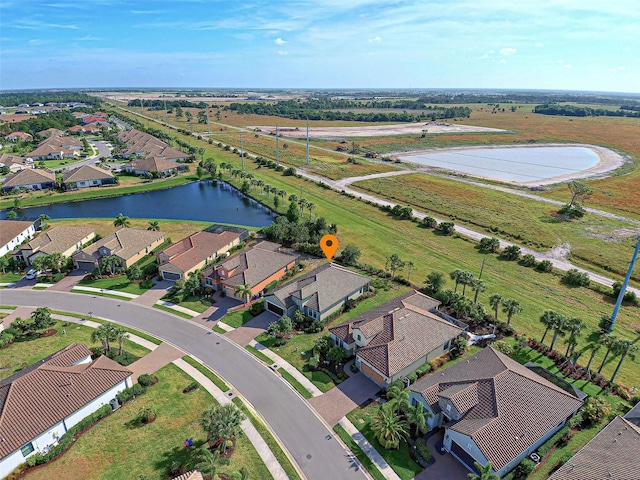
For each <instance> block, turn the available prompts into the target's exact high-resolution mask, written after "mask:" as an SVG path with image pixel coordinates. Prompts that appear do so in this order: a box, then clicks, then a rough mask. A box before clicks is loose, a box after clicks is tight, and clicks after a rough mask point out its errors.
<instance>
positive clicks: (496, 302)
mask: <svg viewBox="0 0 640 480" xmlns="http://www.w3.org/2000/svg"><path fill="white" fill-rule="evenodd" d="M503 300H504V298H502V295H498V294H497V293H496V294H494V295H491V296H490V297H489V305H491V308H493V311H494V316H495V318H496V322H497V321H498V310H499V309H500V305H502V301H503Z"/></svg>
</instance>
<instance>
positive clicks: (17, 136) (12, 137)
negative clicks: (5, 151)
mask: <svg viewBox="0 0 640 480" xmlns="http://www.w3.org/2000/svg"><path fill="white" fill-rule="evenodd" d="M4 139H5V140H8V141H9V142H17V141H25V140H32V139H33V136H32V135H31V134H30V133H25V132H12V133H10V134H8V135H5V136H4Z"/></svg>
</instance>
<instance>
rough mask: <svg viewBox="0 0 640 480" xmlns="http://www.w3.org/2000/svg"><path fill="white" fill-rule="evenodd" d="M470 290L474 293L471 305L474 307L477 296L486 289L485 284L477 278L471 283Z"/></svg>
mask: <svg viewBox="0 0 640 480" xmlns="http://www.w3.org/2000/svg"><path fill="white" fill-rule="evenodd" d="M471 288H472V289H473V291H474V292H476V293H475V295H474V296H473V303H474V305H475V304H476V303H478V295H480V292H484V291H485V290H486V289H487V284H486V283H484V282H483V281H482V280H480V279H479V278H474V279H473V280H472V281H471Z"/></svg>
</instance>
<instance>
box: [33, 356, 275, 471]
mask: <svg viewBox="0 0 640 480" xmlns="http://www.w3.org/2000/svg"><path fill="white" fill-rule="evenodd" d="M155 376H157V377H158V380H159V381H158V383H157V384H156V385H154V386H153V387H151V388H149V389H148V391H147V393H145V394H144V395H141V396H139V397H137V399H136V401H135V403H130V404H127V405H125V406H123V408H121V409H120V410H118V411H116V412H114V413H112V414H111V415H110V416H108V417H107V418H105V419H104V420H103V421H101V422H99V423H98V424H97V425H95V426H94V427H93V428H91V429H90V430H89V431H87V432H85V433H84V434H83V435H82V436H81V437H80V438H79V439H78V440H77V441H76V442H75V443H74V444H73V446H72V447H71V449H70V450H69V451H67V452H66V453H65V454H64V455H63V456H62V457H61V458H60V459H58V460H57V461H55V462H53V463H51V464H48V465H46V466H45V467H43V468H39V469H37V470H35V471H33V472H32V473H29V474H28V475H27V476H26V477H25V478H27V479H29V480H38V479H50V478H74V479H78V480H81V479H92V480H93V479H96V480H97V479H109V480H111V479H122V480H129V479H132V478H136V479H137V478H146V479H149V480H152V479H158V480H160V479H163V480H164V479H165V478H169V476H168V469H169V466H170V465H171V464H172V463H173V462H174V461H177V462H179V463H183V464H185V465H186V466H187V470H189V469H191V468H193V466H194V464H196V463H197V460H196V455H197V453H198V449H199V448H200V447H201V446H202V445H203V444H205V434H204V432H203V431H202V430H201V429H200V427H199V426H198V424H197V420H198V418H199V417H200V415H201V414H202V412H203V411H204V410H206V409H207V408H209V407H210V406H211V405H213V404H215V400H214V399H213V397H211V395H209V393H208V392H206V391H205V390H204V389H200V390H197V391H194V392H192V393H189V394H183V393H182V390H183V389H184V388H185V387H186V386H187V385H189V383H191V381H192V380H191V377H189V376H188V375H187V374H186V373H184V372H182V371H181V370H180V369H178V367H176V366H175V365H167V366H166V367H164V368H162V369H160V370H159V371H158V372H156V373H155ZM146 406H152V407H153V408H154V409H155V410H156V411H157V415H158V416H157V419H156V420H155V421H154V422H153V423H151V424H149V425H142V424H141V423H140V422H139V421H138V420H137V417H138V415H139V412H140V411H141V410H142V409H143V408H145V407H146ZM185 438H193V440H194V445H195V447H194V448H193V450H187V449H185V448H184V446H183V442H184V439H185ZM242 466H245V467H246V468H247V469H248V470H249V475H250V478H256V479H257V478H269V476H270V474H269V471H268V470H267V467H266V466H265V465H264V463H263V462H262V460H261V459H260V457H259V456H258V454H257V452H256V451H255V449H254V448H253V445H251V443H250V442H249V440H248V439H247V438H246V437H245V436H240V437H238V438H237V441H236V448H235V452H234V454H233V455H232V457H231V458H230V464H229V465H226V466H223V465H219V467H218V473H226V474H228V475H231V474H235V473H236V472H238V471H239V470H240V468H241V467H242Z"/></svg>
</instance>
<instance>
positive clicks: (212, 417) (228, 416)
mask: <svg viewBox="0 0 640 480" xmlns="http://www.w3.org/2000/svg"><path fill="white" fill-rule="evenodd" d="M245 418H246V417H245V415H244V413H242V411H241V410H240V409H239V408H238V407H236V406H235V405H234V404H233V403H227V404H225V405H220V406H217V405H216V406H213V407H211V408H209V409H207V410H205V411H204V412H203V414H202V417H201V418H200V419H199V420H198V423H199V424H200V427H202V429H203V430H204V432H205V433H206V434H207V437H208V440H214V441H215V440H218V439H220V440H221V443H220V450H222V451H224V450H225V449H226V448H227V443H228V442H229V440H231V439H233V438H235V437H237V436H238V435H240V434H242V422H243V421H244V420H245Z"/></svg>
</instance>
